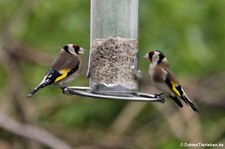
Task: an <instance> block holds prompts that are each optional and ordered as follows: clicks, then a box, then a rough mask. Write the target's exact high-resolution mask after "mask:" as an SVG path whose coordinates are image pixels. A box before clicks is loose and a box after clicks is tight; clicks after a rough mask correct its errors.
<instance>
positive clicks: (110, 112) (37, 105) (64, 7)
mask: <svg viewBox="0 0 225 149" xmlns="http://www.w3.org/2000/svg"><path fill="white" fill-rule="evenodd" d="M224 8H225V1H224V0H222V1H220V0H204V2H203V1H196V0H186V1H181V0H140V10H139V12H140V15H139V16H140V18H139V23H140V25H139V53H140V54H139V57H140V59H139V66H140V70H141V71H142V73H143V80H146V81H149V80H148V74H147V70H148V66H149V63H148V62H146V60H145V59H143V58H142V57H143V56H144V54H145V53H147V52H148V51H149V50H150V49H159V50H162V51H164V53H165V55H166V56H167V57H168V60H169V62H170V65H171V67H172V69H173V70H174V71H175V73H176V74H177V76H178V77H179V78H181V79H185V80H188V81H190V82H193V81H195V80H201V78H207V77H208V76H212V75H214V74H218V73H224V72H225V65H224V58H225V49H224V48H225V42H224V39H225V19H224ZM0 10H1V13H0V33H3V32H4V30H5V29H6V28H8V27H9V28H10V33H11V34H12V35H13V37H14V38H15V39H16V40H17V41H19V42H20V43H22V44H24V45H26V47H33V48H34V49H38V50H40V51H42V52H47V53H49V54H50V55H53V56H54V55H57V54H58V52H59V48H60V47H62V45H64V44H66V43H77V44H79V45H81V46H82V47H83V48H85V49H87V50H88V49H89V47H90V45H89V43H90V42H89V41H90V1H89V0H56V1H53V0H45V1H44V0H37V1H34V0H33V1H30V0H0ZM17 16H20V17H21V18H17ZM17 19H19V20H17ZM0 44H1V45H2V44H4V37H3V36H0ZM1 48H2V46H1ZM3 50H4V49H3ZM87 53H88V52H87ZM82 59H83V61H87V60H88V54H86V56H83V57H82ZM20 70H21V73H22V76H23V81H24V84H23V85H24V86H25V89H26V91H27V92H28V91H29V90H30V89H32V88H33V87H35V85H37V84H38V83H39V81H40V80H41V79H42V77H43V75H44V74H45V73H46V70H47V67H43V66H39V65H35V64H32V63H27V62H21V63H20ZM86 71H87V62H84V63H83V70H82V74H81V75H82V77H80V78H79V79H77V80H76V81H75V82H74V85H80V86H88V79H86V78H85V75H86ZM15 75H16V74H15ZM5 78H7V76H6V73H5V72H4V68H3V67H0V88H1V91H0V96H1V97H5V94H6V92H4V91H3V90H2V88H4V87H5V85H6V84H7V82H6V79H5ZM224 88H225V87H224ZM224 88H221V91H222V92H224ZM196 92H197V91H196ZM25 94H26V93H25V92H24V96H25ZM206 96H207V95H206ZM24 100H25V102H29V106H31V107H32V108H31V109H32V110H31V111H32V113H31V114H33V115H34V116H32V117H33V118H34V119H35V121H36V122H37V125H39V126H41V127H44V128H46V129H48V128H49V130H51V131H52V132H54V133H56V134H57V135H58V136H60V137H61V138H64V139H68V138H69V139H68V141H67V142H68V143H71V144H72V145H75V146H76V145H78V146H79V145H82V144H91V143H93V142H95V141H96V140H97V139H98V138H101V137H100V136H101V135H103V134H104V133H107V130H108V129H109V126H110V125H111V124H112V123H113V122H114V120H115V119H116V118H117V117H118V116H119V115H120V113H121V112H122V111H123V109H124V107H125V106H126V105H127V104H128V102H121V101H107V100H106V101H105V100H90V99H89V98H83V97H67V96H65V95H62V94H61V91H60V90H58V89H55V88H52V87H48V88H45V89H44V90H41V91H40V93H39V94H37V95H35V96H34V97H33V98H32V99H31V100H30V101H27V100H26V99H25V98H24ZM212 100H213V99H212ZM222 100H224V97H223V99H222ZM1 101H3V99H0V102H1ZM199 106H200V107H201V105H199ZM175 108H177V107H175ZM202 108H205V109H202V110H200V111H203V112H201V113H200V114H201V117H200V120H201V124H202V131H203V139H204V138H207V139H208V140H206V141H209V143H210V141H211V142H213V141H221V140H224V130H223V132H221V133H223V134H222V135H221V136H222V137H221V138H210V137H209V135H210V134H208V133H207V132H206V130H208V129H210V130H212V129H214V128H215V127H216V126H215V123H216V122H221V123H223V122H225V120H224V118H223V117H224V109H223V110H221V109H216V108H209V107H207V106H205V107H204V106H203V107H202ZM208 109H209V110H208ZM213 111H215V112H213ZM222 118H223V119H222ZM190 123H191V122H190ZM54 128H56V129H60V128H61V129H62V131H61V132H58V131H57V130H54ZM159 128H163V129H160V130H159ZM223 128H224V127H223ZM168 129H169V126H167V122H165V118H164V117H163V116H161V115H160V114H159V113H158V111H157V110H156V109H155V107H154V106H152V104H148V105H147V106H146V107H145V108H144V109H143V110H142V111H141V112H140V113H139V114H138V116H137V117H136V118H135V120H134V122H133V123H132V124H131V126H130V129H129V130H128V131H127V134H126V137H127V138H129V139H130V140H131V142H130V145H127V146H130V147H129V148H131V149H139V148H144V149H145V148H146V149H147V148H162V149H173V148H179V144H180V142H188V141H186V140H185V139H183V140H181V139H180V138H178V137H176V136H174V135H172V133H171V132H170V131H169V130H168ZM177 131H179V130H177ZM3 132H4V131H3V130H1V129H0V139H3V140H10V138H11V137H8V136H11V134H6V133H5V132H4V133H3ZM65 132H68V133H69V134H70V133H77V132H83V133H87V134H90V135H92V136H94V134H93V133H96V134H97V133H100V134H99V135H100V136H98V137H97V138H95V137H93V138H92V139H93V140H95V139H96V140H95V141H93V142H91V141H90V140H88V141H84V140H83V142H80V143H74V142H73V141H72V139H71V138H73V137H71V138H70V137H69V136H68V135H67V134H64V133H65ZM132 137H133V138H132ZM154 137H157V138H160V140H159V139H157V140H154ZM214 137H217V136H214ZM84 138H85V137H84ZM129 139H128V140H129ZM154 141H155V143H154ZM204 141H205V140H204ZM96 142H97V141H96ZM203 143H204V142H203ZM224 145H225V144H224Z"/></svg>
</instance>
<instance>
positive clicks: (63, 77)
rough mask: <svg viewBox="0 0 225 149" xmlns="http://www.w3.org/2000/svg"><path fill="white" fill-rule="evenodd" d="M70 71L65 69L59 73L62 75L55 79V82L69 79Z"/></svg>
mask: <svg viewBox="0 0 225 149" xmlns="http://www.w3.org/2000/svg"><path fill="white" fill-rule="evenodd" d="M69 71H70V69H63V70H61V71H59V73H61V74H62V75H61V76H59V77H58V78H56V79H55V82H58V81H61V80H63V79H65V78H66V77H67V74H68V72H69Z"/></svg>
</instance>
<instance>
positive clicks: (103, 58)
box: [90, 37, 138, 94]
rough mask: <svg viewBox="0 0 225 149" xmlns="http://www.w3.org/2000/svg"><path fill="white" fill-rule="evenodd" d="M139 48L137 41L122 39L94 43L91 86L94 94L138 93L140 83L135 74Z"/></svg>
mask: <svg viewBox="0 0 225 149" xmlns="http://www.w3.org/2000/svg"><path fill="white" fill-rule="evenodd" d="M137 46H138V41H137V40H135V39H128V38H121V37H115V38H114V37H109V38H106V39H95V40H94V41H92V50H91V63H90V76H91V81H90V86H91V88H92V89H93V91H94V92H101V93H102V90H105V91H103V93H106V94H110V92H113V91H116V92H133V91H137V88H138V87H137V85H138V83H137V80H136V78H135V74H134V71H135V70H134V69H136V66H137V59H136V58H137V52H138V51H137ZM115 87H116V88H117V89H114V88H115ZM98 89H99V90H101V91H98ZM107 92H108V93H107Z"/></svg>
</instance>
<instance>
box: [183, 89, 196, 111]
mask: <svg viewBox="0 0 225 149" xmlns="http://www.w3.org/2000/svg"><path fill="white" fill-rule="evenodd" d="M181 99H183V100H184V102H185V103H186V104H187V105H189V106H190V107H191V108H192V110H194V111H196V112H198V109H197V108H196V106H195V105H194V104H193V102H192V101H191V100H190V99H189V98H188V96H187V95H186V94H185V93H184V94H183V95H182V96H181Z"/></svg>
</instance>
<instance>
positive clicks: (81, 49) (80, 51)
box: [78, 48, 86, 54]
mask: <svg viewBox="0 0 225 149" xmlns="http://www.w3.org/2000/svg"><path fill="white" fill-rule="evenodd" d="M85 51H86V50H85V49H83V48H80V50H79V52H78V53H79V54H85V53H84V52H85Z"/></svg>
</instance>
